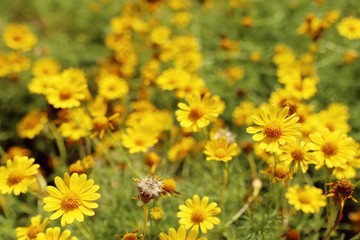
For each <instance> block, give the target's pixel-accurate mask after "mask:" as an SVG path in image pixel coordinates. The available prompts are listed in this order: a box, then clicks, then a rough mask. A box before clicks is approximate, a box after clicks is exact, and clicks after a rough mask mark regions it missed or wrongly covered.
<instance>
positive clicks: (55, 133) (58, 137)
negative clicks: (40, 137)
mask: <svg viewBox="0 0 360 240" xmlns="http://www.w3.org/2000/svg"><path fill="white" fill-rule="evenodd" d="M49 128H50V130H51V132H52V134H53V136H54V138H55V141H56V145H57V147H58V149H59V153H60V158H61V160H62V161H63V162H65V161H66V154H67V153H66V147H65V144H64V139H63V138H62V136H61V135H60V133H59V132H58V131H57V129H56V127H55V125H54V124H49Z"/></svg>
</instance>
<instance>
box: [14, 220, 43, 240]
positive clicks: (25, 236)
mask: <svg viewBox="0 0 360 240" xmlns="http://www.w3.org/2000/svg"><path fill="white" fill-rule="evenodd" d="M30 222H31V224H30V226H28V227H17V228H16V230H15V231H16V239H17V240H36V239H37V236H38V235H39V233H41V232H43V231H44V229H45V227H46V225H47V224H48V222H49V221H48V219H47V218H46V219H44V221H42V222H41V215H37V216H35V217H32V218H31V219H30Z"/></svg>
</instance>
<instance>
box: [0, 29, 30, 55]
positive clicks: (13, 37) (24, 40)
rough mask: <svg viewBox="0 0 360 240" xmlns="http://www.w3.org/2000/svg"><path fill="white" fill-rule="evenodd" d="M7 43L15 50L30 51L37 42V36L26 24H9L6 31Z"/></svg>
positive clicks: (4, 34) (4, 35) (4, 37)
mask: <svg viewBox="0 0 360 240" xmlns="http://www.w3.org/2000/svg"><path fill="white" fill-rule="evenodd" d="M3 39H4V42H5V45H6V46H8V47H9V48H11V49H14V50H20V51H29V50H31V49H32V47H33V46H34V45H35V44H36V42H37V38H36V36H35V35H34V34H33V33H32V32H31V30H30V28H29V27H28V26H27V25H25V24H15V23H12V24H9V25H8V26H7V27H6V28H5V30H4V32H3Z"/></svg>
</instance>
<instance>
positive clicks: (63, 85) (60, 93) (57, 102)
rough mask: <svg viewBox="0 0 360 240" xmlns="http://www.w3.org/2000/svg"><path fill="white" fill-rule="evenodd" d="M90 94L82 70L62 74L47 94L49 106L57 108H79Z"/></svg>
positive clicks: (65, 71)
mask: <svg viewBox="0 0 360 240" xmlns="http://www.w3.org/2000/svg"><path fill="white" fill-rule="evenodd" d="M87 94H88V89H87V80H86V77H85V74H84V72H83V71H82V70H81V69H77V68H70V69H66V70H64V71H63V72H62V73H61V76H60V78H59V79H58V81H54V82H52V84H51V85H50V86H49V88H48V89H47V91H46V92H45V95H46V99H47V101H48V102H49V104H51V105H53V106H54V107H55V108H61V109H64V108H74V107H79V106H80V104H81V101H82V100H84V99H85V98H86V96H87Z"/></svg>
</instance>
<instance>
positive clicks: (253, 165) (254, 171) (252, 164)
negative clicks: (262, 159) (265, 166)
mask: <svg viewBox="0 0 360 240" xmlns="http://www.w3.org/2000/svg"><path fill="white" fill-rule="evenodd" d="M247 160H248V162H249V165H250V169H251V175H252V176H253V177H256V176H257V168H256V163H255V160H254V155H253V154H247Z"/></svg>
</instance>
